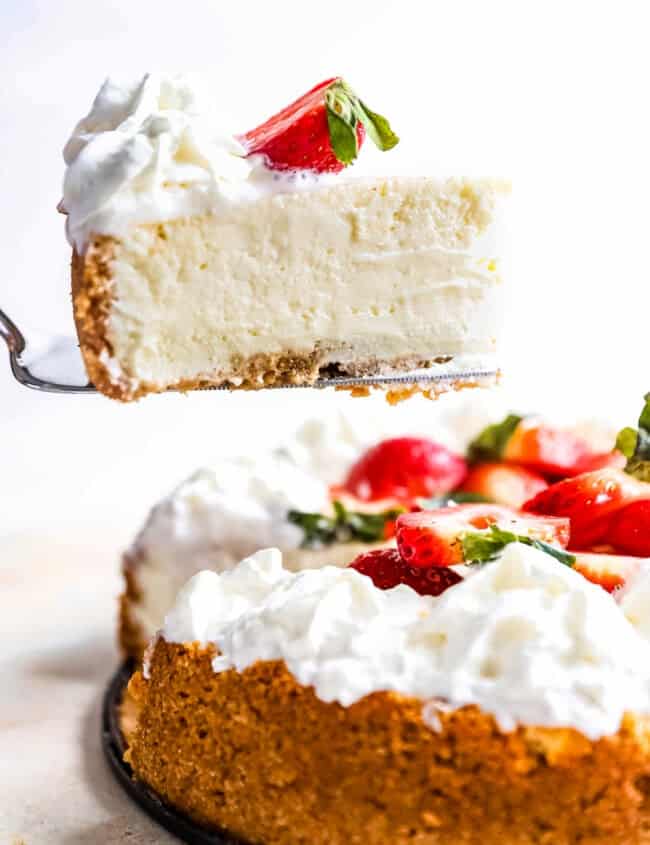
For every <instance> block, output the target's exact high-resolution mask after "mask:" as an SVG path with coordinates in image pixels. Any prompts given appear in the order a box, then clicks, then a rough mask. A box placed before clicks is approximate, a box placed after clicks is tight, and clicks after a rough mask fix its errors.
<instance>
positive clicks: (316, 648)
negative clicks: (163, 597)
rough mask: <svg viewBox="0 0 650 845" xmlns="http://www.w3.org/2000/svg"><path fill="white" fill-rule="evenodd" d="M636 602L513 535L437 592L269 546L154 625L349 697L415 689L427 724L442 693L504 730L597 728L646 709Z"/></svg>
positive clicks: (647, 688) (239, 661)
mask: <svg viewBox="0 0 650 845" xmlns="http://www.w3.org/2000/svg"><path fill="white" fill-rule="evenodd" d="M644 590H646V587H644ZM646 591H647V590H646ZM628 602H629V598H628ZM644 607H645V609H644V610H643V613H642V614H641V616H642V617H643V618H638V619H637V618H635V617H631V618H626V615H625V614H624V612H621V608H619V606H618V605H617V603H616V602H615V601H614V600H613V599H612V597H611V596H609V595H608V594H607V593H605V592H604V591H603V590H602V589H601V588H600V587H597V586H595V585H593V584H591V583H589V582H588V581H587V580H586V579H584V578H583V577H582V576H581V575H579V574H578V573H576V572H574V571H573V570H571V569H570V568H568V567H565V566H562V565H561V564H559V563H558V562H557V561H555V560H554V559H553V558H551V557H550V556H549V555H546V554H544V553H543V552H539V551H537V550H535V549H532V548H530V547H527V546H523V545H521V544H512V545H510V546H508V547H507V548H506V550H505V551H504V553H503V555H502V557H501V558H500V559H499V560H498V561H497V562H495V563H493V564H489V565H486V566H484V567H482V568H480V569H477V570H476V571H475V573H474V574H471V575H470V576H469V577H467V578H466V579H465V580H464V581H462V582H461V583H460V584H458V585H456V586H454V587H452V588H450V589H448V590H447V591H446V592H445V593H444V594H443V595H442V596H440V597H438V598H432V597H428V596H419V595H418V594H417V593H415V592H414V591H413V590H411V589H410V588H409V587H406V586H399V587H395V588H394V589H391V590H379V589H377V588H376V587H375V586H374V585H373V583H372V581H371V580H370V579H369V578H367V577H365V576H363V575H361V574H360V573H358V572H356V571H355V570H352V569H337V568H334V567H324V568H322V569H319V570H316V571H309V572H301V573H297V574H293V573H289V572H288V571H286V570H285V569H284V568H283V566H282V556H281V553H280V552H279V551H278V550H276V549H267V550H264V551H261V552H258V553H257V554H256V555H254V556H253V557H251V558H248V559H247V560H244V561H243V562H241V563H240V564H239V565H238V566H237V567H236V568H235V569H233V570H231V571H229V572H225V573H223V574H221V575H218V574H216V573H214V572H201V573H199V574H198V575H196V576H194V578H192V579H191V580H190V581H189V582H188V584H187V585H186V586H185V587H184V588H183V590H182V591H181V592H180V594H179V596H178V598H177V601H176V604H175V605H174V607H173V609H172V611H171V612H170V613H169V614H168V615H167V617H166V619H165V624H164V627H163V629H162V636H163V637H164V638H165V639H166V640H168V641H170V642H187V641H199V642H201V643H214V644H215V645H216V646H217V648H218V650H219V655H218V656H217V657H215V658H214V664H213V665H214V670H215V672H221V671H224V670H227V669H231V668H234V669H236V670H237V671H243V670H244V669H246V668H247V667H248V666H251V665H252V664H253V663H255V662H256V661H258V660H283V661H285V663H286V665H287V668H288V669H289V671H290V672H291V673H292V674H293V676H294V677H295V678H296V680H297V681H298V682H299V683H300V684H302V685H305V686H312V687H313V688H314V690H315V692H316V695H318V696H319V697H320V698H321V699H322V700H324V701H338V702H340V703H341V704H342V705H344V706H349V705H350V704H352V703H354V702H355V701H358V700H359V699H360V698H362V697H363V696H365V695H369V694H370V693H373V692H378V691H381V690H393V691H396V692H399V693H402V694H404V695H407V696H415V697H417V698H420V699H422V701H423V716H424V718H426V719H427V720H428V721H429V723H430V724H431V726H432V729H435V727H436V722H437V720H436V712H435V711H436V706H437V705H436V702H437V701H438V700H442V705H441V706H444V707H445V708H449V707H451V708H456V707H462V706H464V705H469V704H475V705H478V706H479V707H480V708H481V709H482V710H483V711H485V712H487V713H490V714H492V715H493V716H494V717H495V719H496V720H497V722H498V724H499V726H500V727H501V729H502V730H504V731H510V730H513V729H514V728H515V727H516V725H518V724H528V725H539V726H549V727H572V728H575V729H577V730H579V731H581V732H582V733H583V734H584V735H586V736H587V737H589V738H591V739H596V738H598V737H601V736H604V735H608V734H612V733H615V732H616V731H617V730H618V728H619V726H620V723H621V719H622V717H623V715H624V713H625V712H626V711H635V712H641V713H647V712H649V711H650V642H649V641H648V639H647V638H646V637H645V635H644V634H645V632H646V630H647V627H648V616H649V615H650V613H649V612H648V611H649V610H650V608H649V603H648V602H647V601H646V602H645V605H644Z"/></svg>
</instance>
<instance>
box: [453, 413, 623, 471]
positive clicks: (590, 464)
mask: <svg viewBox="0 0 650 845" xmlns="http://www.w3.org/2000/svg"><path fill="white" fill-rule="evenodd" d="M469 458H470V461H472V462H480V461H506V462H507V463H511V464H516V465H518V466H523V467H526V468H527V469H529V470H531V471H533V472H537V473H540V474H541V475H545V476H550V477H551V478H566V477H567V476H574V475H578V474H579V473H581V472H584V471H586V470H587V469H597V468H599V467H601V466H610V465H611V462H612V461H613V460H614V459H613V458H611V457H610V456H609V453H607V457H605V456H603V455H602V454H596V453H594V451H593V449H592V448H591V446H590V444H589V443H588V442H587V440H585V439H584V438H583V437H580V436H579V435H578V434H575V433H574V432H572V431H568V430H566V429H562V428H558V427H556V426H552V425H547V424H544V423H540V422H538V421H536V420H534V419H526V418H525V417H520V416H518V415H516V414H510V415H509V416H507V417H506V418H505V419H504V420H502V421H501V422H500V423H495V424H494V425H489V426H488V427H487V428H485V429H484V430H483V431H482V432H481V434H479V436H478V437H477V438H476V439H475V440H474V441H473V442H472V443H471V444H470V447H469Z"/></svg>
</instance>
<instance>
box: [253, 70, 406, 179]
mask: <svg viewBox="0 0 650 845" xmlns="http://www.w3.org/2000/svg"><path fill="white" fill-rule="evenodd" d="M366 133H367V134H368V136H369V137H370V138H371V139H372V141H373V142H374V143H375V144H376V145H377V146H378V147H379V149H381V150H389V149H391V148H392V147H394V146H395V144H397V142H398V140H399V139H398V137H397V135H395V133H394V132H393V131H392V129H391V128H390V125H389V123H388V121H387V120H386V118H384V117H382V116H381V115H379V114H376V113H375V112H373V111H371V110H370V109H369V108H368V107H367V106H366V105H365V104H364V103H362V102H361V100H360V99H359V98H358V97H357V95H356V94H355V93H354V91H353V90H352V89H351V88H350V86H349V85H348V84H347V83H346V82H344V81H343V80H342V79H341V77H340V76H337V77H333V78H332V79H326V80H325V82H321V83H320V84H319V85H316V86H315V87H314V88H312V89H311V91H308V92H307V93H306V94H304V95H303V96H302V97H300V98H299V99H297V100H296V101H295V102H293V103H291V104H290V105H288V106H287V107H286V108H284V109H282V111H280V112H278V113H277V114H275V115H273V117H270V118H269V119H268V120H267V121H265V122H264V123H262V124H261V125H260V126H258V127H256V128H255V129H251V130H250V131H249V132H246V133H245V134H243V135H241V136H239V140H240V141H241V142H242V144H243V145H244V147H245V148H246V152H247V154H248V155H263V156H265V157H266V161H267V165H268V166H269V167H270V168H271V169H272V170H313V171H317V172H319V173H326V172H331V173H337V172H338V171H340V170H342V169H343V168H344V167H345V166H346V165H348V164H350V163H351V162H353V161H354V160H355V159H356V157H357V155H358V154H359V150H360V148H361V145H362V144H363V140H364V138H365V135H366Z"/></svg>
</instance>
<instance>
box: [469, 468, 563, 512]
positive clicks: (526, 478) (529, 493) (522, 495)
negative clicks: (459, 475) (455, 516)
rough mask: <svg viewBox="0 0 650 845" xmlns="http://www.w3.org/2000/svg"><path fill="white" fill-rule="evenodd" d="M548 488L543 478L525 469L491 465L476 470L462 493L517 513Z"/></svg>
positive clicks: (472, 471)
mask: <svg viewBox="0 0 650 845" xmlns="http://www.w3.org/2000/svg"><path fill="white" fill-rule="evenodd" d="M547 487H548V482H547V481H546V480H545V479H544V478H542V476H541V475H538V474H537V473H535V472H531V471H530V470H528V469H524V467H518V466H513V465H512V464H504V463H488V464H477V465H476V466H475V467H473V468H472V469H471V470H470V471H469V475H468V476H467V478H466V479H465V481H463V483H462V486H461V488H460V489H461V490H462V491H463V492H465V493H476V494H477V495H479V496H482V497H483V498H484V499H486V500H487V501H489V502H496V503H497V504H498V505H506V507H509V508H515V509H517V508H520V507H521V506H522V505H523V504H524V502H527V501H528V500H529V499H532V498H533V496H536V495H537V494H538V493H540V492H541V491H542V490H546V488H547Z"/></svg>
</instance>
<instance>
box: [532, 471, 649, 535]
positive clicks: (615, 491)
mask: <svg viewBox="0 0 650 845" xmlns="http://www.w3.org/2000/svg"><path fill="white" fill-rule="evenodd" d="M639 499H650V484H647V483H645V482H643V481H638V480H637V479H636V478H633V477H632V476H631V475H628V474H627V473H625V472H622V471H621V470H618V469H612V468H605V469H601V470H597V471H595V472H588V473H584V474H583V475H578V476H576V477H575V478H566V479H565V480H564V481H558V482H557V483H556V484H552V485H551V486H550V487H549V488H548V489H547V490H543V491H542V492H541V493H538V495H537V496H535V497H534V498H533V499H531V500H530V501H529V502H526V504H525V505H524V508H523V509H524V511H526V512H528V513H535V514H546V515H548V516H563V517H568V518H569V519H570V520H571V539H570V542H569V548H571V549H590V548H593V547H594V546H597V545H599V544H600V543H608V542H609V536H610V522H611V519H612V517H613V515H614V513H615V512H616V511H618V510H620V509H621V508H622V507H623V506H624V505H627V504H629V503H630V502H634V501H637V500H639Z"/></svg>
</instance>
